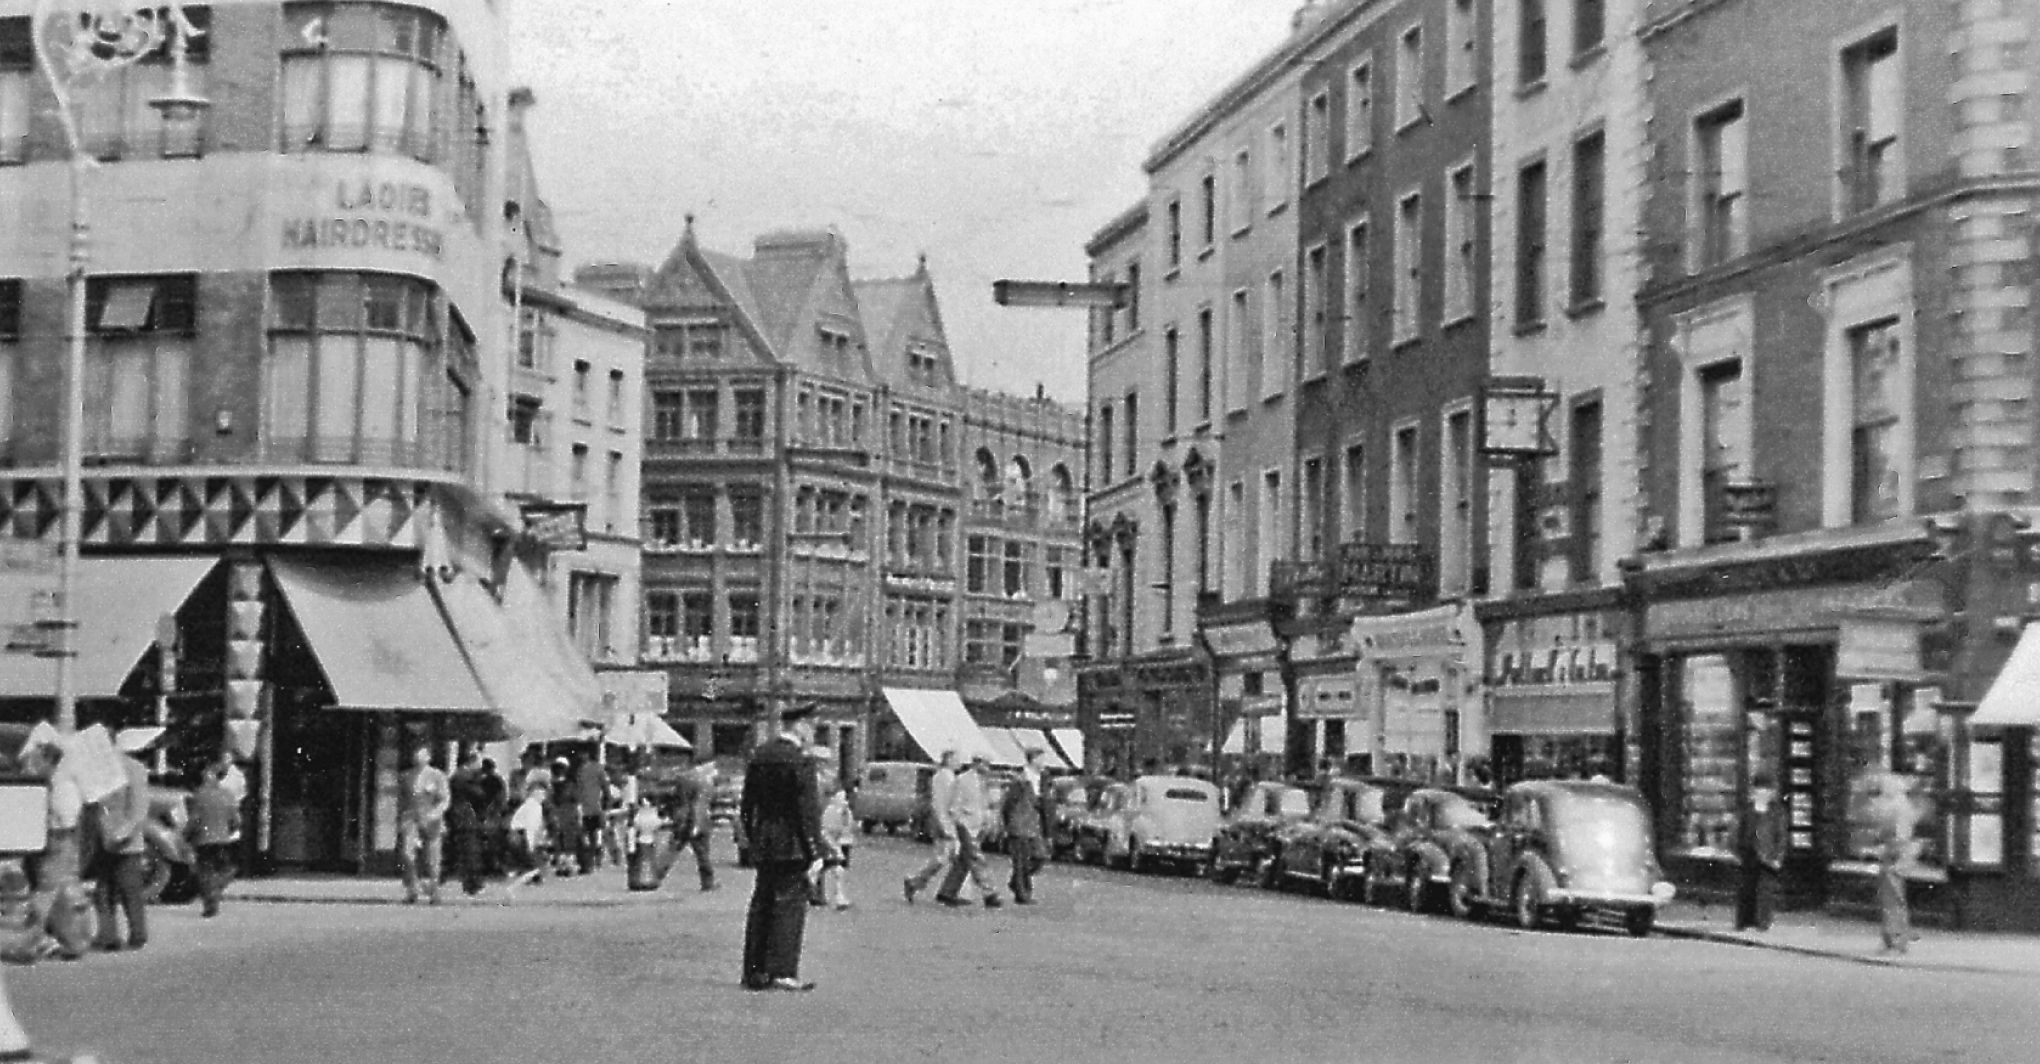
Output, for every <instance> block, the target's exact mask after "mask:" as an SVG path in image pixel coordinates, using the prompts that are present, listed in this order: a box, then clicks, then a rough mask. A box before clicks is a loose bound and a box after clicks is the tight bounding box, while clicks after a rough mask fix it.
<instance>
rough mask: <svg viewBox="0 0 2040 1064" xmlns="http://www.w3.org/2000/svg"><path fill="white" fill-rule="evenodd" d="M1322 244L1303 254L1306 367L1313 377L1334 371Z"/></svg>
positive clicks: (1324, 250)
mask: <svg viewBox="0 0 2040 1064" xmlns="http://www.w3.org/2000/svg"><path fill="white" fill-rule="evenodd" d="M1325 259H1326V248H1325V246H1324V245H1323V244H1319V245H1317V246H1316V247H1313V248H1311V249H1309V250H1308V251H1305V252H1304V253H1303V365H1304V367H1305V372H1306V374H1307V375H1308V376H1310V377H1317V376H1320V375H1322V374H1323V373H1324V372H1325V371H1327V370H1329V369H1331V368H1332V349H1331V345H1330V344H1328V343H1326V342H1325V336H1326V333H1325V271H1326V265H1325Z"/></svg>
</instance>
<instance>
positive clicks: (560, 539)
mask: <svg viewBox="0 0 2040 1064" xmlns="http://www.w3.org/2000/svg"><path fill="white" fill-rule="evenodd" d="M518 509H519V511H520V512H522V513H523V515H524V536H525V538H526V539H529V540H531V541H532V542H534V543H536V544H538V545H539V546H541V547H544V548H545V549H547V550H586V549H588V504H587V503H584V502H528V503H525V504H524V505H523V506H521V507H519V508H518Z"/></svg>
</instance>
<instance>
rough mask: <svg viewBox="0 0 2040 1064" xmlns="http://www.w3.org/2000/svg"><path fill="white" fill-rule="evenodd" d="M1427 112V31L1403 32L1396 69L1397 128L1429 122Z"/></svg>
mask: <svg viewBox="0 0 2040 1064" xmlns="http://www.w3.org/2000/svg"><path fill="white" fill-rule="evenodd" d="M1428 117H1429V114H1428V112H1426V111H1425V110H1424V27H1422V26H1421V25H1419V26H1411V27H1410V28H1409V29H1406V30H1404V31H1403V34H1402V41H1401V47H1400V48H1399V49H1398V51H1397V52H1396V65H1395V127H1396V128H1397V129H1398V130H1401V129H1408V128H1409V127H1410V126H1412V125H1415V124H1416V123H1417V122H1419V121H1422V120H1423V119H1425V118H1428Z"/></svg>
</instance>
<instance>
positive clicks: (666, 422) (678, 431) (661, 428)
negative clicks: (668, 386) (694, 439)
mask: <svg viewBox="0 0 2040 1064" xmlns="http://www.w3.org/2000/svg"><path fill="white" fill-rule="evenodd" d="M686 409H687V403H686V399H685V396H684V393H681V392H674V391H659V392H653V393H652V439H655V440H677V439H680V438H682V436H683V435H684V428H683V426H684V422H683V420H682V415H683V413H684V412H685V411H686Z"/></svg>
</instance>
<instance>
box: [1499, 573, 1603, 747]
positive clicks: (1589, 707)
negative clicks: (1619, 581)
mask: <svg viewBox="0 0 2040 1064" xmlns="http://www.w3.org/2000/svg"><path fill="white" fill-rule="evenodd" d="M1619 598H1620V595H1619V592H1617V591H1616V590H1615V589H1607V590H1604V591H1602V590H1597V591H1594V592H1588V593H1583V594H1580V595H1570V596H1564V597H1563V598H1561V597H1559V596H1548V597H1545V598H1540V599H1530V600H1508V601H1501V602H1494V603H1486V604H1483V605H1482V606H1481V607H1479V610H1478V612H1479V616H1480V621H1481V631H1482V634H1483V635H1484V637H1485V644H1486V648H1485V649H1486V670H1485V675H1486V687H1487V698H1488V704H1487V732H1488V744H1489V764H1488V768H1489V778H1490V781H1491V782H1492V783H1493V784H1494V785H1495V786H1497V787H1506V786H1508V785H1509V784H1511V783H1514V782H1516V781H1518V780H1524V779H1588V778H1592V777H1594V776H1604V777H1606V778H1608V779H1612V780H1617V781H1621V780H1624V779H1626V778H1627V777H1628V772H1627V769H1628V768H1629V766H1630V765H1631V764H1632V763H1633V761H1634V757H1633V755H1632V754H1631V753H1630V747H1631V746H1632V745H1633V738H1634V732H1635V729H1634V728H1632V727H1629V726H1628V722H1626V721H1625V720H1624V719H1623V715H1622V711H1621V705H1622V702H1621V698H1620V692H1619V682H1618V676H1619V670H1618V669H1617V667H1616V665H1617V660H1618V655H1619V654H1620V648H1621V644H1622V637H1621V633H1622V629H1623V620H1624V618H1623V612H1622V610H1621V609H1620V607H1619Z"/></svg>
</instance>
